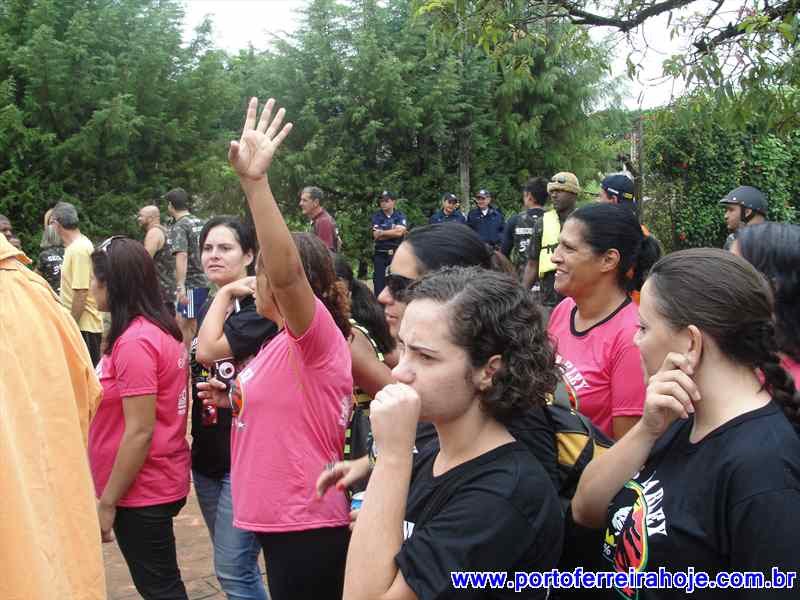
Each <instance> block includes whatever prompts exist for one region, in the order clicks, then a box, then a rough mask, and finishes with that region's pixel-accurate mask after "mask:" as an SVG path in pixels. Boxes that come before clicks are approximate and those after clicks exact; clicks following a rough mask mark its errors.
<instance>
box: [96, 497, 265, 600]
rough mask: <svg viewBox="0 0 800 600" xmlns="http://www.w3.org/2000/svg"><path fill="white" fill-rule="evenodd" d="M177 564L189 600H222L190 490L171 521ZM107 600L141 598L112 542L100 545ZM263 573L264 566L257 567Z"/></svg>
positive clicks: (207, 539) (202, 524) (209, 550)
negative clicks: (104, 568) (172, 522)
mask: <svg viewBox="0 0 800 600" xmlns="http://www.w3.org/2000/svg"><path fill="white" fill-rule="evenodd" d="M175 538H176V541H177V544H178V564H179V565H180V568H181V576H182V578H183V583H184V584H185V585H186V591H187V593H188V594H189V598H190V599H191V600H212V599H213V600H225V594H223V593H222V591H221V590H220V586H219V582H218V581H217V578H216V577H215V576H214V566H213V558H212V552H211V541H210V540H209V538H208V530H207V529H206V525H205V523H204V522H203V517H202V515H201V514H200V507H199V506H198V504H197V499H196V498H195V495H194V487H193V488H192V491H191V492H190V494H189V498H188V499H187V501H186V506H184V507H183V510H181V512H180V514H179V515H178V516H177V517H176V518H175ZM103 559H104V561H105V567H106V588H107V589H108V600H135V599H136V598H141V596H140V595H139V594H138V593H137V592H136V588H134V587H133V582H132V581H131V576H130V573H129V572H128V567H127V565H126V564H125V560H124V559H123V558H122V555H121V554H120V551H119V548H118V547H117V544H116V542H113V543H111V544H104V545H103ZM261 571H262V573H263V572H264V565H263V563H262V565H261Z"/></svg>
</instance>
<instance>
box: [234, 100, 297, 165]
mask: <svg viewBox="0 0 800 600" xmlns="http://www.w3.org/2000/svg"><path fill="white" fill-rule="evenodd" d="M274 108H275V99H274V98H270V99H269V100H267V104H266V105H265V106H264V110H263V111H261V118H260V119H259V120H258V125H256V116H257V114H258V98H251V99H250V104H249V105H248V106H247V116H246V118H245V122H244V129H242V137H241V138H240V139H239V141H238V142H235V141H232V142H231V147H230V149H229V150H228V161H229V162H230V163H231V166H232V167H233V168H234V170H235V171H236V172H237V173H238V174H239V177H240V178H242V179H252V180H255V179H261V178H262V177H264V175H265V174H266V172H267V171H268V170H269V166H270V165H271V164H272V158H273V156H275V152H276V151H277V150H278V148H279V147H280V145H281V143H283V140H284V139H285V138H286V136H287V135H289V132H290V131H291V130H292V124H291V123H287V124H286V125H284V126H283V128H281V124H282V123H283V117H284V116H285V115H286V110H285V109H283V108H281V109H280V110H279V111H278V112H277V114H276V115H275V118H274V119H273V118H272V110H273V109H274Z"/></svg>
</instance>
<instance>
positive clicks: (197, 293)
mask: <svg viewBox="0 0 800 600" xmlns="http://www.w3.org/2000/svg"><path fill="white" fill-rule="evenodd" d="M166 199H167V210H168V211H169V214H170V216H172V218H173V219H174V220H175V223H174V224H173V225H172V227H171V228H170V230H169V243H170V246H171V248H172V254H173V255H175V280H176V307H175V308H176V312H177V313H178V326H179V327H180V328H181V333H183V339H184V341H185V342H186V344H187V348H188V347H189V345H190V344H191V342H192V340H193V339H194V337H195V335H196V333H197V321H196V317H197V313H198V312H199V310H200V308H201V307H202V306H203V304H205V301H206V299H207V298H208V280H207V279H206V276H205V274H204V273H203V266H202V264H201V262H200V246H199V241H198V238H199V236H200V231H201V230H202V229H203V221H202V220H201V219H198V218H197V217H195V216H194V215H192V214H191V213H190V212H189V195H188V194H187V193H186V192H185V191H184V190H182V189H181V188H176V189H174V190H172V191H170V192H168V193H167V195H166Z"/></svg>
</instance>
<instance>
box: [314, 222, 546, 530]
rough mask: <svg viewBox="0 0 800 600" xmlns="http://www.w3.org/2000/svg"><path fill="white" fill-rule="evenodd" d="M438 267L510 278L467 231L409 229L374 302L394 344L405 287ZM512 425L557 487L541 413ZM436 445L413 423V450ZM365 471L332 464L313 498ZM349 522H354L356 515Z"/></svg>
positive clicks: (501, 260)
mask: <svg viewBox="0 0 800 600" xmlns="http://www.w3.org/2000/svg"><path fill="white" fill-rule="evenodd" d="M443 267H481V268H482V269H487V270H491V271H494V272H498V273H505V274H508V275H514V274H515V272H514V267H513V265H511V263H510V262H509V261H508V259H507V258H506V257H505V256H504V255H503V254H502V253H500V252H498V251H496V250H493V249H492V248H491V247H490V246H488V245H487V244H486V243H484V242H483V240H481V238H480V237H479V236H478V234H477V233H475V231H473V230H472V229H470V228H469V227H467V226H466V225H461V224H446V223H436V224H433V225H426V226H424V227H417V228H416V229H412V230H411V233H409V234H408V236H407V237H406V239H405V240H404V241H403V243H402V244H400V247H399V248H398V249H397V252H395V254H394V257H393V259H392V264H391V267H390V268H389V272H388V273H387V274H386V286H385V287H384V288H383V291H381V293H380V294H379V295H378V302H380V303H381V304H382V305H383V311H384V316H385V319H386V323H387V325H388V326H389V331H390V333H391V335H392V337H393V338H396V337H397V332H398V329H399V327H400V322H401V321H402V319H403V315H404V314H405V310H406V306H407V298H406V291H407V289H408V286H410V285H411V284H412V283H413V282H414V281H416V280H417V279H419V278H421V277H422V276H424V275H426V274H427V273H429V272H432V271H436V270H438V269H441V268H443ZM554 387H555V386H554ZM547 391H552V389H549V390H547ZM513 421H514V422H513V423H510V426H511V428H512V433H513V435H514V437H516V438H517V439H524V440H526V442H527V443H528V445H529V446H533V447H535V448H536V452H535V454H536V457H537V458H538V459H539V460H540V461H541V462H542V464H543V465H544V467H545V469H547V471H548V472H549V473H551V475H552V477H553V480H554V481H557V478H558V474H557V472H558V465H557V463H556V458H557V457H556V454H555V444H554V443H553V440H552V432H551V431H550V426H549V422H548V420H547V418H546V415H545V414H544V411H542V410H539V409H538V408H537V409H534V410H529V411H525V413H524V414H523V415H520V416H518V417H517V418H515V419H514V420H513ZM435 439H436V429H435V428H434V426H433V425H432V424H431V423H430V422H426V421H421V422H420V423H418V425H417V436H416V448H417V450H422V449H423V448H425V447H426V446H427V445H428V444H430V443H431V442H433V441H434V440H435ZM370 469H371V466H370V463H369V461H368V459H367V457H366V456H365V457H363V458H361V459H358V460H353V461H343V462H339V463H336V464H335V465H334V466H333V468H331V469H326V470H325V471H324V472H323V473H321V474H320V477H319V480H318V481H317V493H318V494H320V495H322V494H324V493H325V490H327V489H328V488H329V487H330V486H334V485H335V486H336V487H337V488H338V489H346V488H348V487H349V486H352V485H353V484H354V483H356V482H359V481H362V480H363V479H365V478H366V477H368V476H369V473H370ZM353 517H354V518H355V514H354V515H353Z"/></svg>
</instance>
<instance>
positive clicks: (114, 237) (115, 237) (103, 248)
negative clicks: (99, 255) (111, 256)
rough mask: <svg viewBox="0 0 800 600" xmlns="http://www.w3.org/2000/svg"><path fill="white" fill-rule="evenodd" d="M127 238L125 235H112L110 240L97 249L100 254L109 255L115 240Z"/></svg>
mask: <svg viewBox="0 0 800 600" xmlns="http://www.w3.org/2000/svg"><path fill="white" fill-rule="evenodd" d="M125 238H127V236H125V235H112V236H111V237H110V238H108V239H107V240H106V241H104V242H103V243H102V244H100V245H99V246H98V247H97V250H98V251H99V252H105V253H106V254H108V249H109V248H110V247H111V244H112V243H114V240H124V239H125Z"/></svg>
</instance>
